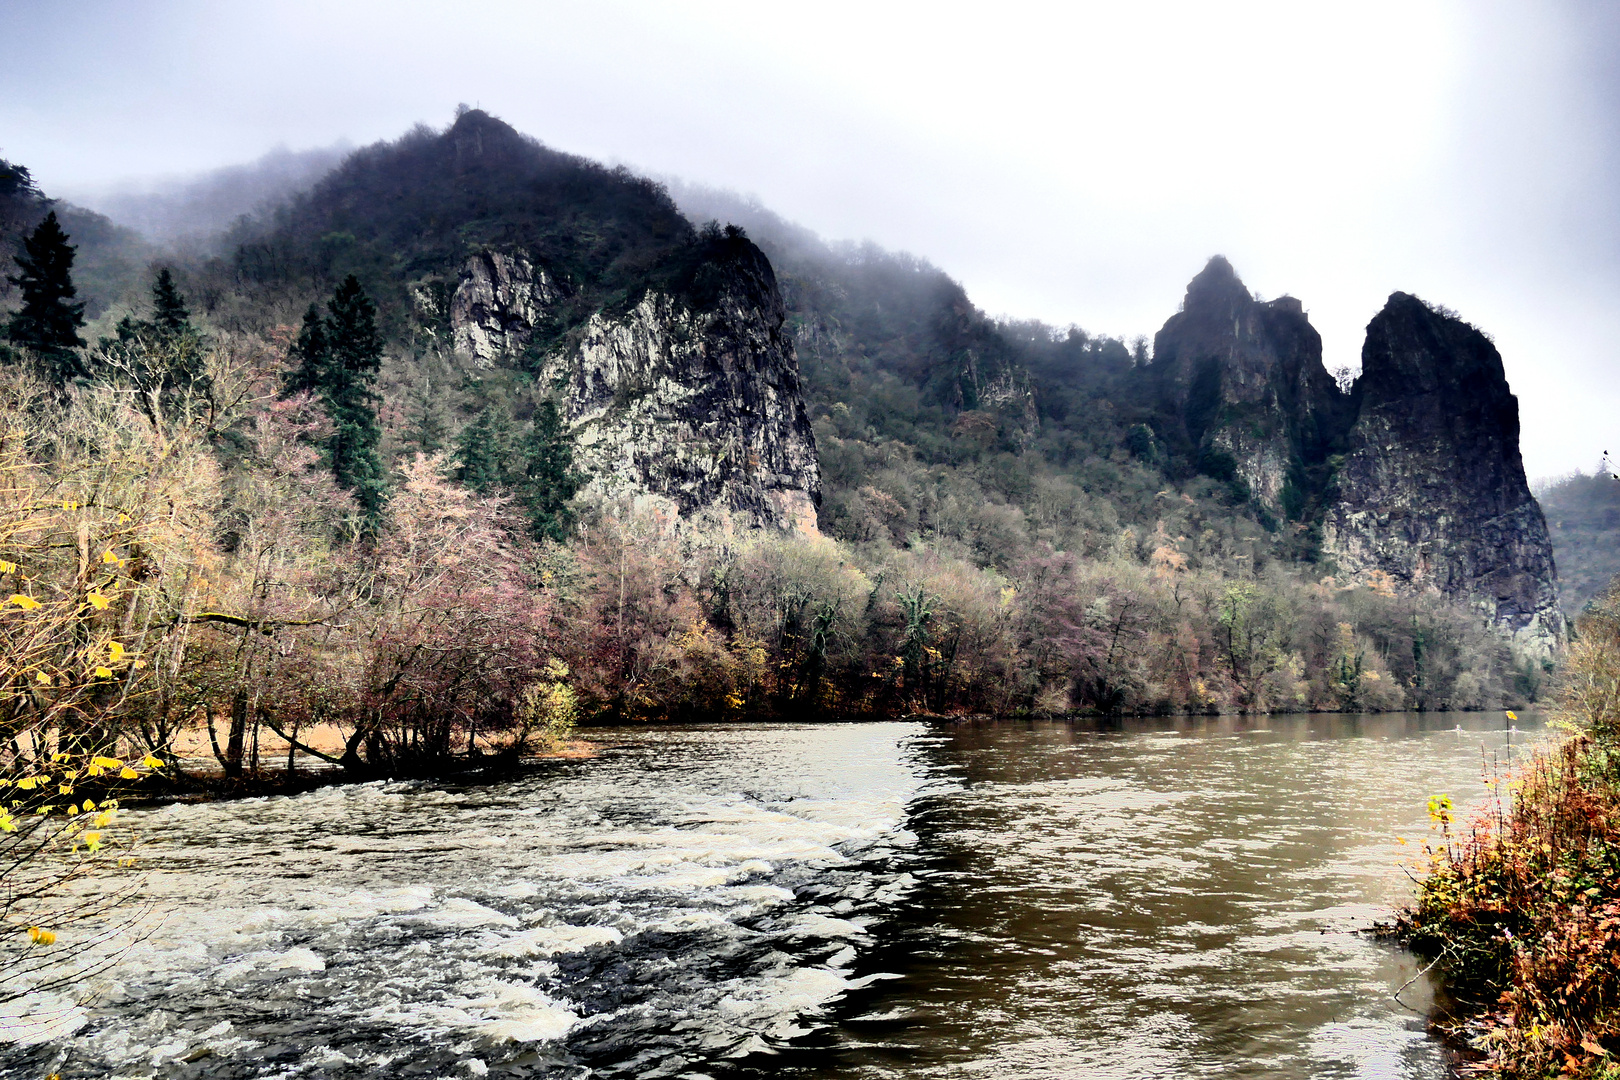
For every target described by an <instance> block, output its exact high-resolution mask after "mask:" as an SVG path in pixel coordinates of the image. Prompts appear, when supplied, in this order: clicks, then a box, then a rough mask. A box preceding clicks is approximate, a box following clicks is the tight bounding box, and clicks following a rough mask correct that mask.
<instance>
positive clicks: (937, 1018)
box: [0, 714, 1535, 1080]
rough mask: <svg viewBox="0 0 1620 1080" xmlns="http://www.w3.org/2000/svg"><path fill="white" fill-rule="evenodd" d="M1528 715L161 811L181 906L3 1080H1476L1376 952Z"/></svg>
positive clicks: (927, 729)
mask: <svg viewBox="0 0 1620 1080" xmlns="http://www.w3.org/2000/svg"><path fill="white" fill-rule="evenodd" d="M1520 724H1521V726H1525V727H1533V726H1534V721H1533V720H1521V721H1520ZM1501 725H1502V718H1501V714H1428V715H1417V714H1385V715H1380V716H1310V717H1259V718H1230V717H1228V718H1193V719H1188V718H1183V719H1177V720H1163V721H1151V722H1141V723H1129V724H1123V725H1118V726H1114V727H1107V726H1104V727H1098V726H1097V725H1093V724H1080V723H1073V724H1071V723H1056V722H1052V723H1048V722H1028V723H1024V722H1002V723H981V724H943V723H941V724H921V723H888V724H860V725H802V726H798V725H713V726H699V727H686V728H680V729H646V728H642V729H624V730H610V731H597V732H593V733H592V734H593V737H595V738H598V739H599V740H600V741H601V742H603V743H604V744H606V749H605V750H604V751H603V753H602V754H601V756H599V757H598V758H596V759H594V760H588V761H571V762H555V763H550V764H547V765H545V766H543V767H541V768H538V769H536V770H535V771H534V772H533V773H531V774H528V775H525V776H523V777H520V778H517V779H513V780H510V781H507V782H503V783H500V784H495V785H489V786H456V785H443V784H427V783H396V784H362V785H352V786H347V787H335V788H328V789H324V790H320V791H313V792H309V793H306V794H303V795H298V796H291V797H276V798H266V799H250V800H242V801H238V802H231V803H219V804H213V805H205V806H196V805H191V806H174V807H167V808H154V809H146V810H141V811H136V812H132V813H130V814H128V815H127V824H128V825H129V826H131V827H133V828H134V829H135V830H136V831H137V832H138V833H139V834H140V836H141V837H142V851H143V856H144V861H143V866H144V867H145V869H144V872H143V873H144V876H143V878H142V879H141V888H142V895H143V897H144V898H145V900H146V901H147V902H148V903H149V904H150V910H145V911H139V912H135V913H134V916H132V918H134V924H133V925H131V926H128V927H123V928H117V929H118V931H119V933H120V934H122V935H123V938H124V941H123V944H122V945H120V946H116V947H115V953H114V954H111V955H116V957H117V962H116V963H115V964H114V966H112V967H111V968H110V969H108V970H107V971H104V972H101V973H99V974H96V975H94V976H93V977H90V978H86V979H83V980H81V981H80V983H79V985H77V986H76V987H75V988H74V990H73V991H72V992H71V993H65V994H57V995H38V996H36V997H35V999H33V1000H32V1001H31V1002H29V1003H27V1005H26V1006H25V1005H20V1004H16V1003H14V1004H12V1005H10V1006H0V1035H3V1036H4V1037H5V1039H6V1042H5V1043H4V1044H0V1076H7V1077H10V1076H16V1077H25V1076H44V1075H45V1074H47V1073H48V1072H51V1071H55V1072H58V1073H60V1074H61V1076H63V1077H64V1078H67V1077H74V1076H87V1077H88V1076H97V1077H99V1076H118V1077H171V1076H173V1077H182V1076H184V1077H294V1076H310V1077H351V1076H352V1077H395V1076H442V1077H481V1076H545V1077H589V1076H602V1077H659V1076H668V1077H689V1078H698V1077H713V1078H716V1080H718V1078H721V1077H739V1078H740V1077H763V1076H788V1077H803V1078H821V1077H828V1078H830V1077H857V1078H859V1077H871V1078H879V1077H897V1078H898V1077H983V1078H1014V1077H1017V1078H1024V1077H1029V1078H1035V1077H1120V1078H1126V1077H1143V1078H1149V1077H1151V1078H1159V1077H1184V1076H1223V1077H1226V1076H1256V1077H1259V1076H1268V1077H1440V1076H1443V1075H1444V1063H1443V1061H1442V1057H1441V1053H1440V1050H1439V1048H1438V1047H1437V1046H1436V1044H1435V1043H1434V1042H1433V1041H1432V1040H1431V1039H1430V1038H1429V1037H1428V1036H1427V1035H1426V1034H1425V1032H1424V1018H1425V1011H1426V1010H1427V1009H1428V1008H1429V1007H1430V1001H1429V988H1428V984H1427V981H1426V980H1425V979H1423V978H1419V979H1417V980H1416V982H1414V983H1413V984H1412V985H1411V986H1409V987H1408V988H1407V989H1406V990H1405V991H1404V992H1403V993H1402V994H1401V1001H1400V1002H1397V1001H1396V1000H1395V999H1394V997H1393V996H1392V992H1393V991H1394V990H1395V989H1396V988H1397V987H1399V986H1400V985H1401V984H1402V983H1405V982H1407V981H1408V980H1409V979H1411V978H1412V976H1413V975H1414V974H1416V973H1417V965H1416V963H1415V962H1414V960H1413V959H1412V958H1411V957H1410V956H1408V955H1407V954H1405V953H1404V952H1402V951H1400V950H1399V949H1396V948H1393V947H1390V946H1387V945H1384V944H1380V943H1378V942H1377V941H1375V940H1372V939H1371V938H1370V937H1369V936H1368V935H1366V934H1365V933H1363V931H1365V930H1366V929H1367V928H1368V927H1370V926H1371V924H1372V923H1373V922H1374V921H1376V920H1378V919H1380V918H1386V917H1388V915H1389V914H1390V913H1391V911H1392V908H1393V907H1394V906H1395V905H1398V904H1400V903H1402V902H1404V901H1405V900H1406V899H1408V898H1409V897H1410V895H1411V889H1412V884H1411V881H1410V880H1409V878H1408V876H1407V873H1408V871H1412V872H1416V871H1415V870H1413V862H1414V859H1415V858H1416V857H1417V856H1419V855H1420V854H1421V852H1420V848H1421V844H1422V843H1423V841H1424V840H1425V839H1426V838H1427V837H1428V836H1429V835H1430V823H1429V821H1428V817H1427V813H1426V809H1425V804H1426V800H1427V799H1428V797H1429V796H1430V795H1433V794H1440V793H1444V794H1448V795H1450V796H1451V797H1452V798H1453V800H1455V801H1456V802H1457V803H1458V805H1459V806H1466V805H1469V804H1479V803H1480V802H1482V801H1483V800H1484V799H1486V798H1488V797H1489V790H1490V789H1488V788H1487V787H1486V786H1485V785H1484V784H1483V783H1482V780H1481V775H1482V768H1481V767H1482V763H1483V764H1485V765H1487V766H1489V765H1490V763H1491V762H1492V761H1493V760H1497V761H1500V760H1504V755H1505V752H1506V746H1505V743H1506V741H1507V737H1506V735H1505V734H1504V732H1503V731H1502V727H1501ZM1533 737H1535V735H1534V732H1528V731H1527V732H1520V733H1517V734H1515V735H1514V737H1513V739H1514V742H1515V744H1516V746H1517V747H1521V748H1522V746H1523V745H1524V744H1525V742H1526V741H1527V740H1529V739H1531V738H1533ZM1520 752H1522V751H1520ZM1399 837H1404V838H1405V839H1406V840H1407V841H1408V843H1407V844H1405V845H1402V844H1400V843H1399V842H1398V840H1397V838H1399Z"/></svg>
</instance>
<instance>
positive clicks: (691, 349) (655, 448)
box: [452, 235, 821, 532]
mask: <svg viewBox="0 0 1620 1080" xmlns="http://www.w3.org/2000/svg"><path fill="white" fill-rule="evenodd" d="M688 271H689V272H685V273H681V274H677V275H674V276H672V277H669V278H667V279H666V280H663V281H661V282H660V283H659V284H660V287H658V288H649V289H648V290H647V291H646V292H645V293H644V294H643V295H642V297H641V298H640V300H639V301H638V302H637V303H635V304H634V305H633V306H631V307H630V308H629V309H628V310H609V311H599V312H597V313H596V314H594V315H592V316H591V317H590V318H589V320H588V321H587V322H586V323H585V324H584V325H583V327H582V328H580V329H579V330H578V331H577V332H576V333H574V334H572V335H570V337H569V339H568V341H567V343H566V344H565V345H563V346H562V347H560V348H559V349H557V350H556V351H554V352H553V353H552V355H551V357H550V358H549V359H548V361H547V363H546V366H545V370H544V372H543V375H542V378H543V380H544V381H545V382H547V383H549V384H550V385H553V386H557V387H558V388H559V389H560V391H561V407H562V410H563V413H564V415H565V417H566V418H567V419H568V420H569V422H570V423H571V424H572V426H573V429H574V434H575V438H576V443H575V461H576V464H577V465H578V466H579V467H580V468H581V469H582V471H583V472H585V473H586V474H587V476H588V477H589V486H590V488H591V489H594V490H595V491H596V492H597V493H598V494H600V495H603V496H606V497H609V498H627V499H631V500H635V501H640V502H643V503H645V502H648V501H651V502H652V503H654V504H657V505H661V506H663V507H664V508H665V509H666V510H668V511H669V512H671V513H672V514H675V515H678V516H680V517H681V518H683V519H687V520H702V521H706V522H709V523H714V524H718V525H721V526H722V527H727V526H731V527H737V526H740V527H755V526H764V527H772V528H778V529H784V530H798V531H806V532H814V531H815V529H816V506H817V504H818V503H819V502H820V500H821V472H820V466H819V464H818V461H817V457H816V445H815V436H814V434H813V433H812V431H811V427H810V418H809V415H808V413H807V411H806V409H805V404H804V398H803V395H802V393H801V391H800V387H799V366H798V360H797V358H796V355H795V353H794V348H793V342H792V339H791V338H790V337H789V336H788V334H787V333H785V332H784V329H783V322H784V318H785V312H784V308H783V304H782V296H781V293H780V291H779V290H778V288H777V284H776V277H775V274H774V272H773V271H772V269H771V265H770V262H769V261H768V260H767V259H766V258H765V256H764V255H763V254H761V253H760V251H759V249H758V248H756V247H754V245H753V244H752V243H750V242H749V241H748V240H747V239H745V238H743V237H741V236H740V235H737V236H729V237H725V238H719V239H715V240H713V241H712V242H711V243H710V244H709V245H708V248H707V251H706V253H705V254H704V255H703V257H702V258H701V259H700V260H699V261H698V262H697V264H696V265H695V266H694V267H690V268H688ZM557 295H559V292H558V290H557V288H556V286H555V285H554V284H552V283H551V282H550V279H549V278H548V277H547V276H546V275H545V273H544V272H543V271H541V270H539V269H538V268H534V267H532V266H529V265H528V264H527V262H526V261H525V260H522V259H518V258H506V257H502V256H480V257H479V258H476V259H474V260H472V262H471V263H469V265H468V268H467V269H466V270H465V271H463V274H462V284H461V287H460V288H459V289H458V290H457V293H456V300H455V303H454V305H453V308H452V324H453V327H454V331H455V336H456V341H457V343H458V345H461V344H462V343H463V342H465V343H466V348H465V351H466V352H467V353H468V354H470V355H473V356H477V357H480V358H485V357H487V358H489V359H491V360H492V359H494V358H496V357H498V356H499V355H501V354H502V353H503V352H505V353H508V354H509V353H511V352H512V351H515V350H516V349H517V348H519V347H520V345H521V344H522V343H524V342H526V341H527V340H528V337H529V335H530V333H531V331H532V328H533V327H534V325H535V324H536V323H537V321H538V320H539V319H540V318H541V317H543V316H544V314H545V309H546V306H547V305H548V304H549V303H551V302H553V301H554V299H555V297H556V296H557Z"/></svg>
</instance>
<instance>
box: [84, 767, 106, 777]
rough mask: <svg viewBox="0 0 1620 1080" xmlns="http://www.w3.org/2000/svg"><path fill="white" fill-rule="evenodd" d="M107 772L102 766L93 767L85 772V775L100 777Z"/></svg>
mask: <svg viewBox="0 0 1620 1080" xmlns="http://www.w3.org/2000/svg"><path fill="white" fill-rule="evenodd" d="M106 771H107V770H106V769H103V768H102V767H101V766H100V765H92V766H90V767H89V768H88V769H86V770H84V774H85V775H86V776H100V775H101V774H102V773H104V772H106Z"/></svg>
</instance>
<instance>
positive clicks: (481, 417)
mask: <svg viewBox="0 0 1620 1080" xmlns="http://www.w3.org/2000/svg"><path fill="white" fill-rule="evenodd" d="M511 441H512V433H511V424H510V423H509V422H508V421H507V420H506V417H505V415H504V414H497V413H496V411H495V410H494V409H493V408H485V409H484V410H483V411H482V412H480V413H479V414H478V416H477V417H475V418H474V420H473V422H472V423H470V424H468V425H467V426H466V427H464V428H462V429H461V434H459V435H457V436H456V451H455V455H454V457H453V458H452V461H453V462H454V463H455V473H454V475H455V478H456V481H457V482H458V483H462V484H466V485H467V486H468V487H470V488H472V489H473V490H474V491H476V492H478V493H479V494H480V495H487V494H489V493H490V492H491V491H494V490H495V489H496V488H499V487H504V486H506V485H507V484H509V483H510V482H511V480H512V479H513V478H512V476H511V475H510V473H511V470H510V467H509V464H508V462H509V459H510V455H511Z"/></svg>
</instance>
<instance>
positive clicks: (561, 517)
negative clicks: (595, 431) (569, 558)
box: [517, 400, 585, 543]
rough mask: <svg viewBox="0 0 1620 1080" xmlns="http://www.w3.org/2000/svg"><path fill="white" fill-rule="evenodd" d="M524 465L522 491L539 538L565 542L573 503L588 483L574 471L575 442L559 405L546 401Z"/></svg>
mask: <svg viewBox="0 0 1620 1080" xmlns="http://www.w3.org/2000/svg"><path fill="white" fill-rule="evenodd" d="M522 449H523V458H524V469H523V476H522V478H521V480H520V481H519V483H518V485H517V487H518V495H519V497H520V498H521V499H522V500H523V505H524V506H525V507H526V508H527V510H528V512H529V527H530V529H531V530H532V531H533V533H534V537H535V539H537V540H545V539H551V540H556V541H558V542H559V543H561V542H562V541H564V540H567V539H568V532H569V530H570V529H571V528H572V527H573V524H574V514H573V510H572V508H571V507H570V505H569V503H570V501H571V500H572V499H573V497H574V495H575V494H576V493H577V492H578V491H579V489H580V488H581V487H583V486H584V484H585V478H584V477H583V476H581V475H580V474H579V473H577V472H575V471H574V443H573V437H572V435H571V434H570V433H569V431H568V428H567V426H566V425H565V424H564V423H563V419H562V416H561V415H560V414H559V413H558V412H557V406H556V404H555V403H554V402H552V401H550V400H546V401H542V402H541V403H540V406H539V408H537V409H535V411H534V419H533V421H532V422H531V423H530V425H529V430H528V431H527V432H525V435H524V440H523V448H522Z"/></svg>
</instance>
